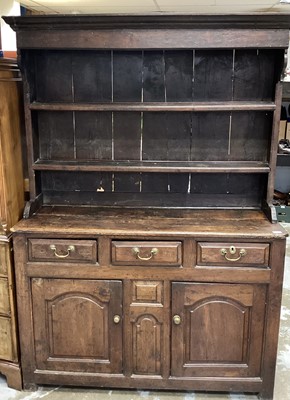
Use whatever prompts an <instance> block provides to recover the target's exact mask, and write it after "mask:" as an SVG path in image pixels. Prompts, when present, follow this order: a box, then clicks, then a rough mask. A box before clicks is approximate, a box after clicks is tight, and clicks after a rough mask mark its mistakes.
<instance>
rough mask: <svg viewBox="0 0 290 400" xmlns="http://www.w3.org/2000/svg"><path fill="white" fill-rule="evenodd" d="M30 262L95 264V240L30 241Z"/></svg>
mask: <svg viewBox="0 0 290 400" xmlns="http://www.w3.org/2000/svg"><path fill="white" fill-rule="evenodd" d="M28 248H29V260H30V261H54V262H84V263H96V262H97V242H96V241H95V240H62V239H30V240H29V242H28Z"/></svg>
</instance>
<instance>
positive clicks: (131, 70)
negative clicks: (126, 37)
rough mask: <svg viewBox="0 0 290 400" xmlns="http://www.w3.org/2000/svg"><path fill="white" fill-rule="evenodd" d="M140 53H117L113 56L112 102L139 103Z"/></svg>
mask: <svg viewBox="0 0 290 400" xmlns="http://www.w3.org/2000/svg"><path fill="white" fill-rule="evenodd" d="M142 61H143V60H142V53H141V52H139V51H138V52H127V51H122V52H117V51H115V52H114V54H113V100H114V102H118V101H141V97H142Z"/></svg>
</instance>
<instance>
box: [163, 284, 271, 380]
mask: <svg viewBox="0 0 290 400" xmlns="http://www.w3.org/2000/svg"><path fill="white" fill-rule="evenodd" d="M172 296H173V298H172V315H173V316H174V315H178V316H180V318H181V323H180V324H177V325H175V324H173V327H172V371H171V372H172V375H174V376H186V377H190V376H244V377H246V376H259V375H260V373H261V371H260V365H261V355H262V346H263V329H264V312H265V297H266V287H265V286H263V285H247V284H244V285H242V284H232V285H226V284H198V283H197V284H195V283H173V286H172Z"/></svg>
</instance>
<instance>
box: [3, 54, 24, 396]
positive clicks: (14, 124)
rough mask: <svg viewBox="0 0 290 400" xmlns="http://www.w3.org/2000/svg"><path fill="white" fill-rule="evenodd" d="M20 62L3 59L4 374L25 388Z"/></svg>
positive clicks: (10, 383)
mask: <svg viewBox="0 0 290 400" xmlns="http://www.w3.org/2000/svg"><path fill="white" fill-rule="evenodd" d="M20 84H21V77H20V73H19V69H18V67H17V65H16V61H15V60H12V59H0V99H1V100H0V373H2V374H4V375H6V378H7V383H8V385H9V386H10V387H13V388H15V389H21V387H22V381H21V369H20V365H19V355H18V338H17V321H16V320H17V318H16V309H15V299H14V297H15V284H14V264H13V255H12V239H11V231H10V229H11V227H12V226H13V225H14V224H15V223H16V222H17V221H19V219H20V218H21V216H22V213H23V208H24V190H23V175H22V158H21V129H22V130H23V126H21V124H22V121H23V119H22V118H21V117H22V110H23V105H22V92H21V86H20Z"/></svg>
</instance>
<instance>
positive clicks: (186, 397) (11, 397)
mask: <svg viewBox="0 0 290 400" xmlns="http://www.w3.org/2000/svg"><path fill="white" fill-rule="evenodd" d="M283 225H284V227H285V228H286V229H287V230H288V232H289V233H290V224H283ZM33 399H45V400H137V399H140V400H177V399H178V400H201V399H209V400H222V399H224V400H225V399H230V400H256V399H258V397H257V396H256V395H254V394H253V395H249V394H243V393H237V394H225V393H219V394H217V393H211V394H210V393H192V392H162V391H158V392H157V391H156V392H153V391H150V392H149V391H141V390H138V391H136V390H130V391H129V390H105V389H104V390H100V389H87V388H67V387H66V388H65V387H39V389H38V390H37V391H36V392H27V391H25V392H18V391H16V390H13V389H10V388H8V387H7V385H6V380H5V377H3V376H1V375H0V400H33ZM274 400H290V238H288V240H287V253H286V263H285V275H284V284H283V299H282V308H281V324H280V336H279V350H278V359H277V371H276V380H275V391H274Z"/></svg>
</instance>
